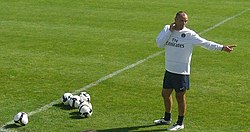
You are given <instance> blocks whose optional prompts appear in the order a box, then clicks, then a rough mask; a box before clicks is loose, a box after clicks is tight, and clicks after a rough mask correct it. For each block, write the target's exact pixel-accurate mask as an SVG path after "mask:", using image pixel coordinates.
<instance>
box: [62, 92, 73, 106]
mask: <svg viewBox="0 0 250 132" xmlns="http://www.w3.org/2000/svg"><path fill="white" fill-rule="evenodd" d="M72 96H73V95H72V94H71V93H64V94H63V96H62V98H61V100H62V102H63V104H65V105H69V99H70V97H72Z"/></svg>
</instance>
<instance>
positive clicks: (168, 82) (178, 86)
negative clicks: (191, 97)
mask: <svg viewBox="0 0 250 132" xmlns="http://www.w3.org/2000/svg"><path fill="white" fill-rule="evenodd" d="M163 88H164V89H175V91H176V92H181V91H185V90H188V89H189V75H181V74H175V73H171V72H168V71H167V70H166V71H165V75H164V79H163Z"/></svg>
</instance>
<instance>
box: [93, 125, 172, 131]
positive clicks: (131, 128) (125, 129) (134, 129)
mask: <svg viewBox="0 0 250 132" xmlns="http://www.w3.org/2000/svg"><path fill="white" fill-rule="evenodd" d="M153 126H156V125H144V126H134V127H122V128H111V129H104V130H96V131H97V132H129V131H136V132H161V131H166V130H167V129H166V128H161V129H154V130H138V129H140V128H148V127H153Z"/></svg>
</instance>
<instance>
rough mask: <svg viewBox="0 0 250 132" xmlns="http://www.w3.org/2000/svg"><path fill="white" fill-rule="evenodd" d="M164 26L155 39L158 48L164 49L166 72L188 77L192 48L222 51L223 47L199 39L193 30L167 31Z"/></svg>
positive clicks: (166, 27) (168, 26) (167, 27)
mask: <svg viewBox="0 0 250 132" xmlns="http://www.w3.org/2000/svg"><path fill="white" fill-rule="evenodd" d="M169 28H170V25H166V26H165V27H164V29H163V30H162V31H161V32H160V33H159V35H158V36H157V38H156V43H157V45H158V47H159V48H165V63H166V70H168V71H169V72H172V73H176V74H182V75H189V74H190V63H191V58H192V51H193V47H194V46H197V45H199V46H202V47H203V48H206V49H209V50H222V48H223V45H221V44H217V43H215V42H212V41H208V40H206V39H204V38H201V37H200V36H199V35H198V34H197V33H195V32H194V31H193V30H190V29H188V28H186V27H184V28H183V29H182V30H180V31H177V30H174V31H173V32H171V31H170V30H169Z"/></svg>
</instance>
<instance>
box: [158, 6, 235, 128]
mask: <svg viewBox="0 0 250 132" xmlns="http://www.w3.org/2000/svg"><path fill="white" fill-rule="evenodd" d="M187 22H188V16H187V14H186V13H185V12H184V11H179V12H177V14H176V16H175V22H174V23H172V24H171V25H166V26H165V27H164V29H163V30H162V31H161V32H160V33H159V35H158V36H157V38H156V43H157V45H158V47H159V48H165V63H166V71H165V75H164V79H163V88H162V93H161V94H162V97H163V101H164V106H165V115H164V117H163V118H161V119H158V120H155V121H154V123H155V124H156V125H162V124H171V120H172V119H171V110H172V95H171V94H172V92H173V90H175V92H176V100H177V103H178V120H177V122H176V123H174V125H173V126H172V127H170V128H168V130H169V131H175V130H179V129H184V124H183V119H184V115H185V112H186V95H185V93H186V90H188V89H189V75H190V62H191V57H192V50H193V47H194V46H196V45H199V46H202V47H204V48H206V49H209V50H218V51H226V52H231V51H232V50H233V47H235V46H234V45H228V46H223V45H220V44H217V43H215V42H212V41H208V40H206V39H204V38H201V37H200V36H199V35H198V34H196V33H195V32H194V31H192V30H190V29H188V28H186V27H185V26H186V24H187Z"/></svg>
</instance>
